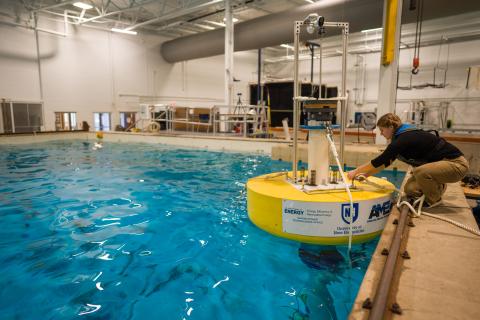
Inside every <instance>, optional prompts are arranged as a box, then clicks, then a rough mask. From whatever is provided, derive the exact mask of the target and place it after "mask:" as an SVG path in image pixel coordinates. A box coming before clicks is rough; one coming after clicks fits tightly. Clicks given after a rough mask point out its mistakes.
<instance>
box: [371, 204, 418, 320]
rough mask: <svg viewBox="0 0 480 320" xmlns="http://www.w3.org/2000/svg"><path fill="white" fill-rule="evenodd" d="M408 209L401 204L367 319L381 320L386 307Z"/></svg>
mask: <svg viewBox="0 0 480 320" xmlns="http://www.w3.org/2000/svg"><path fill="white" fill-rule="evenodd" d="M408 214H409V209H408V207H407V206H405V205H404V206H402V208H401V210H400V216H399V218H398V225H397V229H396V230H395V234H394V235H393V240H392V244H391V245H390V250H389V252H388V256H387V261H386V262H385V266H384V267H383V271H382V276H381V278H380V282H379V283H378V286H377V291H376V293H375V299H374V301H373V306H372V310H371V311H370V315H369V317H368V319H369V320H381V319H384V314H385V311H386V308H387V302H388V296H389V294H390V287H391V284H392V279H393V275H394V272H395V266H396V264H397V259H398V256H399V252H400V245H401V243H402V240H403V233H404V230H405V226H406V225H407V219H408Z"/></svg>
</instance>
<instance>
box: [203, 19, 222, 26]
mask: <svg viewBox="0 0 480 320" xmlns="http://www.w3.org/2000/svg"><path fill="white" fill-rule="evenodd" d="M204 22H207V23H211V24H214V25H216V26H219V27H225V23H221V22H216V21H210V20H204Z"/></svg>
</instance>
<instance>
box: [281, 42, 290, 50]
mask: <svg viewBox="0 0 480 320" xmlns="http://www.w3.org/2000/svg"><path fill="white" fill-rule="evenodd" d="M280 47H283V48H287V49H293V46H291V45H288V44H285V43H282V44H281V45H280Z"/></svg>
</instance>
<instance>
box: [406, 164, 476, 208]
mask: <svg viewBox="0 0 480 320" xmlns="http://www.w3.org/2000/svg"><path fill="white" fill-rule="evenodd" d="M467 171H468V161H467V159H465V157H463V156H461V157H458V158H455V159H443V160H441V161H437V162H432V163H426V164H424V165H422V166H419V167H415V168H413V172H412V176H411V177H410V178H409V179H408V180H407V182H406V183H405V187H404V191H405V193H406V194H407V195H408V196H411V197H420V196H422V194H424V195H425V201H427V202H428V203H429V204H433V203H435V202H438V201H439V200H440V199H441V198H442V195H443V193H444V192H445V189H446V186H445V183H452V182H458V181H460V180H462V178H463V177H464V176H465V174H466V173H467Z"/></svg>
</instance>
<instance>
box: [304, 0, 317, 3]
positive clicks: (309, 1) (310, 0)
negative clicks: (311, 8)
mask: <svg viewBox="0 0 480 320" xmlns="http://www.w3.org/2000/svg"><path fill="white" fill-rule="evenodd" d="M305 2H308V3H315V1H312V0H305Z"/></svg>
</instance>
